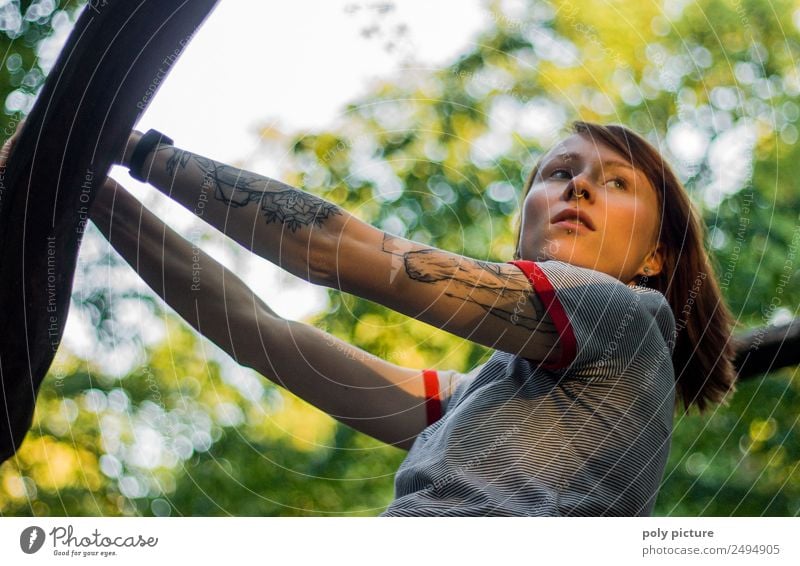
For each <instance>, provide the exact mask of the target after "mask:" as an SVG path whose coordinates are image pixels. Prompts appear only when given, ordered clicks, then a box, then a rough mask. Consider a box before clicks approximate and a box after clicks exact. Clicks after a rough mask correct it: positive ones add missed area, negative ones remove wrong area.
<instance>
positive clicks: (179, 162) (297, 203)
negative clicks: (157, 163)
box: [158, 146, 342, 232]
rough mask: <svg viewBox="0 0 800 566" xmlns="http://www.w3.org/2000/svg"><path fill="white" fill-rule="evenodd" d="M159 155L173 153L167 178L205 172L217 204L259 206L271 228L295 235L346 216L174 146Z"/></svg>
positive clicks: (310, 197)
mask: <svg viewBox="0 0 800 566" xmlns="http://www.w3.org/2000/svg"><path fill="white" fill-rule="evenodd" d="M158 151H165V152H170V154H169V157H168V158H167V161H166V171H167V174H169V175H170V176H173V175H175V174H176V173H177V171H178V169H186V168H187V167H188V166H189V164H191V165H193V166H194V167H197V168H198V169H199V170H200V171H201V173H202V175H203V184H204V185H210V186H213V187H214V197H215V198H216V199H217V200H219V201H221V202H224V203H225V204H227V205H228V206H232V207H237V208H239V207H243V206H247V205H248V204H250V203H251V202H255V203H257V205H258V206H259V207H260V209H261V213H262V214H263V215H264V218H265V219H266V221H267V224H270V223H278V224H281V225H283V226H286V227H288V228H289V229H290V230H291V231H292V232H295V231H297V230H298V229H300V228H301V227H303V226H310V225H311V224H314V225H316V226H318V227H321V226H322V224H323V222H324V221H325V220H326V219H327V218H329V217H331V216H334V215H341V214H342V211H341V210H340V209H339V207H337V206H336V205H334V204H332V203H330V202H328V201H326V200H323V199H321V198H319V197H316V196H314V195H312V194H309V193H306V192H305V191H301V190H299V189H296V188H294V187H291V186H289V185H286V184H284V183H281V182H280V181H276V180H275V179H270V178H268V177H264V176H262V175H257V174H255V173H250V172H248V171H243V170H241V169H237V168H236V167H231V166H230V165H225V164H223V163H218V162H216V161H213V160H211V159H208V158H206V157H202V156H200V155H196V154H194V153H191V152H188V151H183V150H180V149H177V148H174V147H171V146H162V147H159V148H158Z"/></svg>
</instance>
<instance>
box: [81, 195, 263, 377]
mask: <svg viewBox="0 0 800 566" xmlns="http://www.w3.org/2000/svg"><path fill="white" fill-rule="evenodd" d="M90 218H91V220H92V221H93V222H94V224H95V225H96V226H97V227H98V228H99V229H100V231H101V232H102V233H103V235H104V236H105V237H106V239H107V240H108V241H109V243H110V244H111V245H112V246H113V247H114V248H115V249H116V250H117V252H119V253H120V255H122V257H123V258H124V259H125V260H126V261H127V262H128V263H129V264H130V265H131V267H133V268H134V269H135V270H136V272H137V273H138V274H139V275H140V276H141V277H142V279H143V280H144V281H145V282H146V283H147V284H148V285H149V286H150V288H151V289H153V291H154V292H156V293H157V294H158V295H159V296H160V297H161V298H162V299H163V300H164V301H165V302H166V303H167V304H168V305H169V306H171V307H172V308H173V309H174V310H175V311H176V312H177V313H178V314H179V315H180V316H181V317H182V318H183V319H184V320H186V321H187V322H188V323H189V324H190V325H191V326H192V327H194V328H195V329H196V330H197V331H198V332H200V333H201V334H203V335H205V336H207V337H208V338H209V339H210V340H211V341H212V342H214V343H215V344H217V346H219V347H220V348H221V349H222V350H224V351H225V352H227V353H228V354H229V355H230V356H231V357H233V358H234V359H235V360H236V361H237V362H239V363H243V362H244V361H245V360H244V359H243V356H244V354H243V352H246V351H247V350H248V349H249V348H250V347H251V345H252V344H251V342H252V341H253V340H254V339H257V338H258V335H257V329H256V328H255V325H254V324H253V325H252V326H251V327H247V326H245V325H243V324H242V323H241V320H242V319H243V317H240V316H237V313H239V312H242V311H244V312H247V311H250V312H252V311H253V310H255V309H256V308H260V309H263V310H264V312H266V313H269V314H271V315H274V316H277V315H275V314H274V313H273V312H272V311H270V310H269V308H268V307H267V305H265V304H264V303H263V302H262V301H260V299H258V298H257V297H255V296H254V295H253V293H252V291H251V290H250V289H249V287H247V285H245V283H244V282H243V281H241V279H239V278H238V277H237V276H236V275H235V274H233V273H232V272H230V271H229V270H228V269H226V268H225V267H224V266H222V265H221V264H219V263H218V262H217V261H216V260H214V259H213V258H211V257H209V256H208V255H207V254H205V253H204V252H203V251H202V250H200V249H199V248H197V247H196V246H193V245H192V244H191V243H190V242H189V241H187V240H186V239H184V238H183V237H181V236H180V235H179V234H178V233H176V232H175V231H173V230H172V229H170V228H169V227H167V226H166V225H165V224H164V223H163V222H162V221H161V220H160V219H158V218H157V217H156V216H155V215H154V214H152V213H151V212H150V211H149V210H147V208H146V207H144V206H143V205H142V204H141V203H140V202H139V201H138V200H137V199H135V198H134V197H133V196H132V195H130V193H128V192H127V191H126V190H124V189H123V188H119V189H117V190H116V191H115V190H114V188H113V186H110V185H108V184H107V185H106V186H104V187H101V190H100V191H99V192H98V195H97V198H96V199H95V202H94V203H93V206H92V208H91V211H90ZM234 318H236V319H237V324H235V325H232V324H229V323H228V322H229V320H233V319H234ZM250 318H251V319H253V318H254V317H252V316H251V317H250ZM245 320H246V319H245Z"/></svg>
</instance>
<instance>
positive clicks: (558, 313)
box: [507, 259, 578, 369]
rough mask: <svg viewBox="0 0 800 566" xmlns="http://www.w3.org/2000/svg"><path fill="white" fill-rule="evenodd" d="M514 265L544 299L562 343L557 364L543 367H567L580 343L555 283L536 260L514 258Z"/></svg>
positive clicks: (545, 306) (546, 309)
mask: <svg viewBox="0 0 800 566" xmlns="http://www.w3.org/2000/svg"><path fill="white" fill-rule="evenodd" d="M507 263H510V264H512V265H516V266H517V267H518V268H520V269H521V270H522V272H523V273H525V275H526V276H527V277H528V280H529V281H530V282H531V285H532V286H533V290H534V291H536V294H537V295H538V296H539V298H540V299H541V300H542V303H543V304H544V308H545V311H546V312H547V314H549V315H550V318H551V319H552V321H553V324H555V326H556V330H557V331H558V340H559V343H560V344H561V359H560V360H559V361H558V363H557V364H545V363H542V367H544V368H547V369H560V368H564V367H567V366H568V365H569V364H571V363H572V361H573V360H574V359H575V356H576V355H577V351H578V343H577V340H575V333H574V332H573V330H572V324H571V323H570V321H569V316H568V315H567V312H566V311H565V310H564V307H563V306H562V305H561V302H560V301H559V300H558V297H557V296H556V290H555V288H553V284H552V283H550V280H549V279H548V278H547V275H545V273H544V271H542V269H541V268H540V267H539V266H538V265H536V262H534V261H530V260H525V259H521V260H514V261H509V262H507Z"/></svg>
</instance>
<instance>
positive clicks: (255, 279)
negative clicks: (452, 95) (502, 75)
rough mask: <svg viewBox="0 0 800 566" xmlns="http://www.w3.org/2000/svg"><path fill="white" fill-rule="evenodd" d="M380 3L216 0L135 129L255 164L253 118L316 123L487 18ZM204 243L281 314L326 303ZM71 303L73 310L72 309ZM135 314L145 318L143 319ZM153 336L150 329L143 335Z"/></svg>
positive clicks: (175, 221) (478, 7) (182, 225)
mask: <svg viewBox="0 0 800 566" xmlns="http://www.w3.org/2000/svg"><path fill="white" fill-rule="evenodd" d="M380 4H381V3H380V2H365V3H357V2H353V1H352V0H351V1H344V0H293V1H292V2H281V3H278V2H258V1H255V0H222V1H221V2H220V3H219V5H218V7H217V9H216V10H215V11H214V13H212V15H211V16H210V17H209V19H208V20H207V21H206V23H205V24H204V25H203V26H202V27H201V28H200V30H199V31H198V33H197V34H196V35H195V37H194V38H193V40H192V42H191V43H190V44H189V46H188V48H187V49H186V51H185V52H184V53H183V55H182V56H181V58H180V60H179V62H178V64H177V65H176V66H175V68H174V69H173V70H172V71H171V73H170V75H169V77H168V78H167V80H166V81H165V82H164V84H163V85H162V87H161V89H160V90H159V92H158V93H157V95H156V97H155V98H154V100H153V101H152V103H151V105H150V107H149V108H148V111H147V112H146V114H145V115H144V116H143V118H142V120H141V121H140V123H139V124H138V126H137V128H138V129H140V130H142V131H145V130H147V129H148V128H157V129H158V130H160V131H162V132H164V133H166V134H167V135H169V136H170V137H172V138H173V139H174V140H175V143H176V145H178V146H180V147H183V148H185V149H189V150H191V151H194V152H196V153H200V154H203V155H207V156H209V157H213V158H214V159H217V160H221V161H227V162H232V161H236V162H239V163H242V162H244V163H250V162H256V161H257V160H258V159H259V156H258V150H259V145H260V144H259V138H258V134H257V132H258V131H259V130H260V128H262V127H264V126H267V125H271V126H277V127H279V128H280V129H281V130H282V131H289V132H291V131H293V130H296V129H300V128H320V129H321V128H324V127H325V126H326V125H328V124H330V123H332V122H333V121H334V120H335V119H336V118H337V116H338V115H339V114H340V113H341V110H342V109H343V108H344V106H345V104H346V103H347V102H349V101H350V100H353V99H354V98H357V97H358V96H359V95H361V94H364V93H366V92H368V91H369V90H370V85H371V84H372V83H373V82H374V81H376V80H379V79H385V78H390V77H392V76H396V73H397V72H402V71H401V70H400V69H401V67H402V65H401V63H402V62H403V61H404V60H407V57H408V55H410V54H413V61H414V65H417V66H420V65H421V66H424V67H432V68H434V67H442V66H445V65H447V64H448V63H449V62H451V61H452V60H453V59H454V57H456V56H457V55H458V54H460V53H462V52H464V51H465V50H467V49H468V48H469V46H470V45H471V43H472V42H474V41H475V39H476V38H477V35H478V33H479V32H480V31H481V30H483V29H485V28H486V27H487V26H488V25H489V17H490V16H489V14H488V12H487V11H486V10H485V9H484V8H483V3H482V2H481V0H437V1H436V2H423V1H420V0H395V2H394V4H395V10H393V11H391V12H389V13H387V14H385V15H384V16H383V17H380V18H379V17H378V14H377V7H378V6H380ZM354 6H355V7H356V8H355V9H353V7H354ZM373 22H380V23H381V28H382V29H383V30H384V31H388V32H391V31H392V30H393V29H394V28H395V26H397V25H400V24H405V25H406V26H407V28H408V31H407V34H406V40H405V42H403V43H402V44H400V45H399V46H398V48H397V49H396V50H395V51H393V52H392V53H389V52H387V51H386V50H385V49H384V48H383V43H384V41H382V40H380V39H379V38H375V37H372V38H366V37H364V36H363V35H362V34H361V30H362V29H364V28H367V27H369V26H370V24H371V23H373ZM62 35H63V34H62ZM263 162H264V161H263V159H262V160H261V161H258V163H263ZM256 170H257V172H259V173H262V174H264V175H268V176H275V175H277V174H278V167H277V166H276V167H275V168H274V169H270V168H269V164H268V165H267V166H266V168H264V166H262V165H258V169H256ZM112 176H113V177H114V178H115V179H116V180H117V181H119V182H120V183H122V184H124V185H125V186H126V187H127V188H128V189H130V190H131V192H132V193H133V194H134V195H136V196H137V197H138V198H140V199H141V200H142V201H143V202H145V204H146V205H147V206H148V207H149V208H150V209H151V210H153V211H154V212H156V213H157V214H159V215H160V216H162V218H169V225H170V226H172V227H173V228H175V229H176V230H178V231H179V232H181V233H182V234H183V235H184V236H187V237H188V236H189V234H191V233H192V232H193V230H194V227H195V226H198V225H199V223H196V221H195V219H194V217H193V215H192V214H191V213H189V212H188V211H186V210H184V209H183V208H182V207H181V206H180V205H177V204H175V203H174V202H171V201H169V200H168V199H166V197H163V196H162V195H161V194H160V193H158V191H156V190H155V189H153V188H151V187H148V186H146V185H142V184H140V183H138V182H137V181H134V180H133V179H132V178H131V177H130V176H129V175H128V173H127V171H125V170H123V169H120V168H115V169H114V170H113V171H112ZM212 232H213V230H212ZM89 235H91V234H89ZM99 249H100V248H99V246H98V245H97V242H92V238H90V237H87V238H85V239H84V244H83V246H82V249H81V255H82V257H83V259H84V260H88V259H89V258H91V257H92V256H93V255H94V254H96V253H98V251H99ZM204 249H205V251H207V252H208V253H210V254H211V255H213V256H214V257H215V258H216V259H218V260H219V261H221V262H222V263H224V264H225V265H226V266H228V267H229V268H231V269H235V270H236V272H237V273H238V274H239V275H240V276H241V277H242V278H243V279H244V280H245V281H246V282H247V283H248V284H249V285H250V286H251V287H252V288H253V289H254V290H255V292H256V293H257V294H258V295H259V296H260V297H261V298H262V299H263V300H265V301H266V302H267V304H269V305H270V306H271V307H272V308H273V309H274V310H275V311H276V312H278V314H280V315H281V316H284V317H286V318H290V319H300V318H302V317H304V316H306V315H308V314H311V313H313V312H315V311H318V310H319V309H321V308H324V307H325V305H326V301H327V299H326V292H325V290H324V289H321V288H319V287H314V286H312V285H310V284H307V283H305V282H303V281H301V280H299V279H297V278H295V277H293V276H291V275H289V274H288V273H286V272H283V271H282V270H280V269H278V268H276V267H274V266H273V265H272V264H270V263H269V262H267V261H265V260H261V259H259V258H253V257H252V255H251V254H240V255H239V256H237V255H236V254H233V253H231V248H230V246H229V245H227V243H226V242H225V238H224V237H222V236H218V235H217V233H216V232H213V237H212V239H211V241H210V242H209V244H208V246H206V245H205V244H204ZM80 288H81V282H80V281H79V280H76V284H75V290H76V292H80ZM76 310H77V309H72V313H74V312H75V311H76ZM72 313H71V316H70V320H69V321H68V324H67V330H66V332H65V339H64V340H65V343H66V345H67V347H68V348H69V349H70V350H72V351H75V352H77V353H79V354H83V355H85V356H87V357H92V356H93V354H96V352H95V351H94V348H93V345H92V341H91V340H90V339H89V338H88V337H87V335H88V333H87V332H86V329H87V327H86V324H88V321H85V320H78V316H77V315H73V314H72ZM131 316H134V317H135V316H136V313H132V314H131ZM142 324H143V326H142V328H144V327H145V323H144V321H142ZM160 338H161V336H160V335H159V333H158V332H154V333H153V334H152V335H151V336H146V337H145V341H146V342H152V341H156V340H158V339H160ZM134 355H135V352H134V351H133V346H131V350H130V351H129V352H127V353H126V352H124V351H123V350H119V351H117V352H116V353H115V358H114V360H107V361H108V362H109V363H112V365H113V363H116V364H118V365H119V369H120V370H122V369H123V368H124V367H125V366H127V365H128V364H129V363H130V362H131V361H132V359H131V358H132V357H133V356H134ZM94 359H96V356H95V358H94ZM104 365H105V364H104ZM109 369H111V368H109Z"/></svg>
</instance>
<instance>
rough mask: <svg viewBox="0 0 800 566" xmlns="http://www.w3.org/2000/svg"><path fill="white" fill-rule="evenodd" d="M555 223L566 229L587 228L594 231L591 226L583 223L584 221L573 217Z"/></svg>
mask: <svg viewBox="0 0 800 566" xmlns="http://www.w3.org/2000/svg"><path fill="white" fill-rule="evenodd" d="M553 225H554V226H561V227H563V228H565V229H569V230H575V231H578V230H586V231H587V232H591V231H592V230H591V228H589V227H588V226H586V225H585V224H582V223H580V222H578V221H577V220H573V219H570V220H559V221H558V222H555V223H553Z"/></svg>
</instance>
